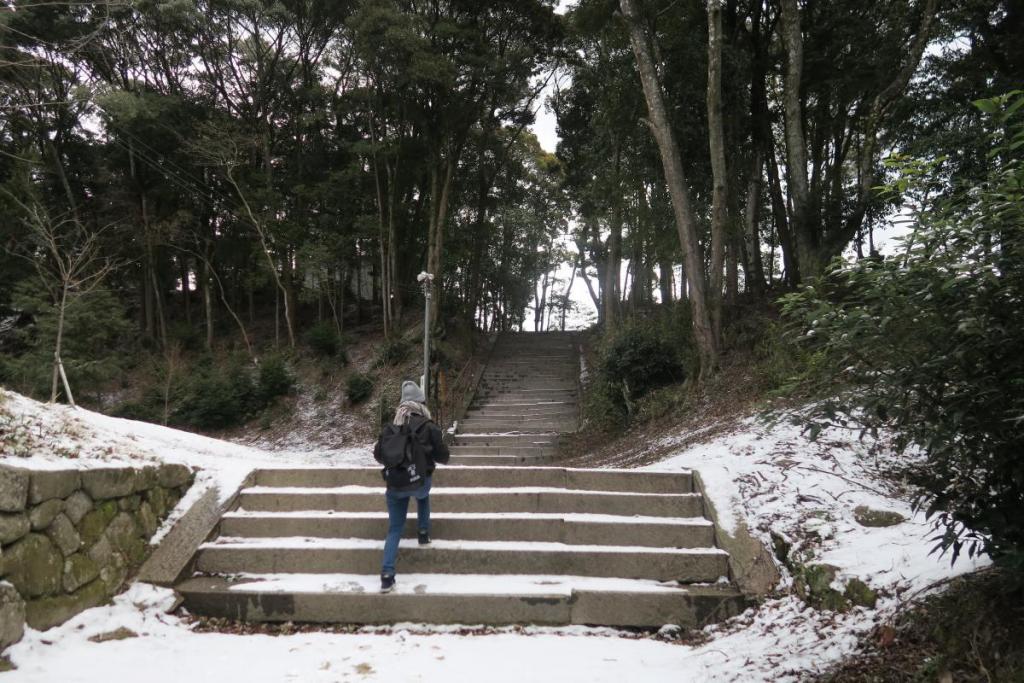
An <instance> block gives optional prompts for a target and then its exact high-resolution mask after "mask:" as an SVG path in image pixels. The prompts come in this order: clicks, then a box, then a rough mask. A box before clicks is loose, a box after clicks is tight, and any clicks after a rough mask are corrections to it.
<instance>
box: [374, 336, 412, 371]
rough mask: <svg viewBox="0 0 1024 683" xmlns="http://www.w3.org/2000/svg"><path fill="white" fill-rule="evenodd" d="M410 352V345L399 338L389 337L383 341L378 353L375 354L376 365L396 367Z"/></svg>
mask: <svg viewBox="0 0 1024 683" xmlns="http://www.w3.org/2000/svg"><path fill="white" fill-rule="evenodd" d="M410 351H412V344H410V343H409V342H407V341H405V340H404V339H402V338H401V337H391V338H390V339H386V340H384V343H383V344H382V345H381V347H380V351H379V352H378V353H377V364H378V365H379V366H385V365H391V366H394V365H398V364H399V363H401V362H402V361H404V360H405V359H406V358H408V357H409V352H410Z"/></svg>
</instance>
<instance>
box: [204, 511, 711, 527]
mask: <svg viewBox="0 0 1024 683" xmlns="http://www.w3.org/2000/svg"><path fill="white" fill-rule="evenodd" d="M251 517H270V518H288V519H316V520H325V519H336V518H338V517H347V518H356V519H380V520H386V519H387V518H388V513H386V512H335V511H334V510H298V511H293V512H259V511H252V510H244V509H241V508H240V509H238V510H235V511H234V512H228V513H225V514H224V517H223V519H240V518H251ZM430 519H431V520H432V521H435V520H438V519H489V520H501V519H549V520H558V521H564V522H580V523H584V522H585V523H592V524H634V523H638V524H664V525H687V526H700V527H710V526H714V523H713V522H712V521H711V520H709V519H707V518H705V517H645V516H643V515H633V516H625V515H601V514H585V513H565V514H557V515H551V514H544V513H541V512H494V513H486V512H437V513H433V514H431V515H430Z"/></svg>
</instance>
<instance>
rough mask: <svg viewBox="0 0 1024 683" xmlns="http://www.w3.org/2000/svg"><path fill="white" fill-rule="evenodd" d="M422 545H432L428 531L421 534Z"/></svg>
mask: <svg viewBox="0 0 1024 683" xmlns="http://www.w3.org/2000/svg"><path fill="white" fill-rule="evenodd" d="M420 545H430V533H429V532H427V531H421V532H420Z"/></svg>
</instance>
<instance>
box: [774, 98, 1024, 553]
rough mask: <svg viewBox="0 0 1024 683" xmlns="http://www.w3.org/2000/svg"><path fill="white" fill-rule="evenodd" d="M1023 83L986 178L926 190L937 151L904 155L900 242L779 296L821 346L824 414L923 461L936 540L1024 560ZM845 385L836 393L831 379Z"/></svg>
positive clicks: (1001, 113)
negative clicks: (884, 435) (906, 227)
mask: <svg viewBox="0 0 1024 683" xmlns="http://www.w3.org/2000/svg"><path fill="white" fill-rule="evenodd" d="M1022 105H1024V96H1022V95H1021V94H1020V93H1016V94H1014V95H1013V96H1012V97H1007V98H1000V99H999V100H995V101H985V102H981V103H979V106H980V108H982V109H983V110H985V111H987V112H990V113H993V114H994V117H993V118H994V122H993V125H992V129H993V130H994V131H995V133H994V140H995V143H994V148H993V152H992V154H991V155H990V157H989V161H990V163H991V171H990V174H989V177H988V179H987V180H986V181H985V182H982V183H978V184H971V185H968V186H962V187H955V188H953V189H949V190H947V191H946V192H943V193H935V192H933V191H932V190H933V188H934V184H935V183H936V182H943V176H942V173H941V170H940V168H939V167H938V163H937V162H927V163H925V162H913V161H907V160H901V161H899V162H897V163H895V164H894V165H895V167H896V170H897V172H898V173H899V176H898V179H897V181H896V182H895V183H894V184H893V185H892V186H891V187H890V188H889V191H890V192H900V193H903V194H907V195H910V196H911V197H912V198H913V200H914V201H913V202H911V206H916V207H918V208H917V209H915V213H914V215H913V216H912V226H911V227H912V232H911V233H910V235H909V236H908V237H906V238H905V239H904V240H903V242H902V245H901V248H900V249H899V251H898V255H897V256H894V257H888V258H870V259H864V260H861V261H857V262H855V263H838V264H835V265H834V266H833V267H832V268H831V269H830V270H829V272H828V273H827V274H826V275H825V276H824V277H823V278H822V279H821V281H820V282H819V283H817V284H815V285H814V286H810V287H806V288H805V289H804V290H803V291H801V292H800V293H798V294H795V295H791V296H790V297H788V298H787V299H786V300H785V302H784V310H785V312H786V314H787V315H788V317H789V319H790V320H791V321H792V322H793V323H794V324H795V328H796V329H795V331H794V332H795V334H794V337H795V339H796V340H797V341H798V342H799V343H801V344H803V345H804V346H805V347H807V348H808V350H809V351H811V352H813V353H815V354H817V355H818V356H819V357H820V358H821V359H822V362H821V365H820V367H819V369H818V372H815V373H813V374H811V375H809V376H808V379H807V380H806V382H805V384H806V383H810V384H812V385H813V387H815V388H817V389H819V390H820V391H821V393H822V394H824V395H826V396H829V397H830V398H827V399H826V400H824V401H822V402H821V403H819V404H817V408H816V410H815V412H814V414H813V416H812V419H811V421H810V428H811V430H812V434H813V433H816V431H818V430H820V429H821V426H822V425H823V424H826V423H830V422H840V423H844V424H855V425H859V426H861V427H863V428H865V429H875V428H878V427H885V428H888V429H890V430H891V431H892V432H893V433H894V434H895V436H896V438H897V439H898V446H900V447H902V448H908V447H916V448H917V449H919V451H920V452H921V453H923V455H924V462H923V463H922V464H921V465H920V466H918V467H916V468H914V470H913V471H912V478H913V481H914V482H915V483H916V484H917V485H918V486H919V487H920V497H919V498H918V500H917V506H918V507H919V508H921V509H924V510H925V511H926V513H927V515H928V516H929V517H931V518H932V519H934V521H935V523H936V527H937V529H938V530H939V531H940V534H939V535H938V536H937V537H936V540H937V541H938V546H937V547H938V548H941V549H942V550H943V551H946V550H951V551H952V557H953V560H954V561H955V560H956V558H957V556H958V555H959V554H960V552H961V551H962V550H966V551H967V553H968V554H969V555H975V554H977V553H979V552H980V553H985V554H988V555H990V556H992V557H994V558H1001V559H1004V560H1007V561H1010V560H1012V561H1015V562H1022V561H1024V515H1022V514H1021V510H1024V458H1022V457H1021V453H1024V425H1022V422H1024V163H1022V160H1021V154H1020V151H1021V149H1022V148H1024V126H1021V125H1020V124H1019V123H1018V122H1017V120H1016V119H1014V118H1013V116H1012V114H1013V113H1014V112H1018V113H1019V112H1020V111H1024V107H1022ZM837 386H840V387H844V388H845V389H846V390H845V391H842V392H840V393H839V394H838V395H836V387H837Z"/></svg>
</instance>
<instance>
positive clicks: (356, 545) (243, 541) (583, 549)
mask: <svg viewBox="0 0 1024 683" xmlns="http://www.w3.org/2000/svg"><path fill="white" fill-rule="evenodd" d="M199 547H200V548H280V549H296V548H316V549H318V550H319V549H322V550H327V549H330V550H360V549H362V550H365V549H368V548H369V549H373V550H381V551H383V550H384V541H383V540H376V539H371V538H315V537H310V536H283V537H268V536H221V537H219V538H217V539H215V540H213V541H210V542H208V543H204V544H203V545H201V546H199ZM399 547H400V548H411V549H419V550H421V551H423V549H422V548H420V547H419V542H418V541H417V540H416V539H415V538H403V539H402V540H401V541H399ZM430 548H431V549H436V550H504V551H515V552H530V553H550V552H566V553H592V552H594V553H627V554H629V553H633V554H658V555H725V554H726V552H725V551H724V550H722V549H720V548H658V547H651V546H639V545H637V546H626V545H577V544H570V543H556V542H549V541H461V540H460V541H447V540H436V539H435V540H434V541H433V542H432V543H431V544H430ZM425 552H429V551H425Z"/></svg>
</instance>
